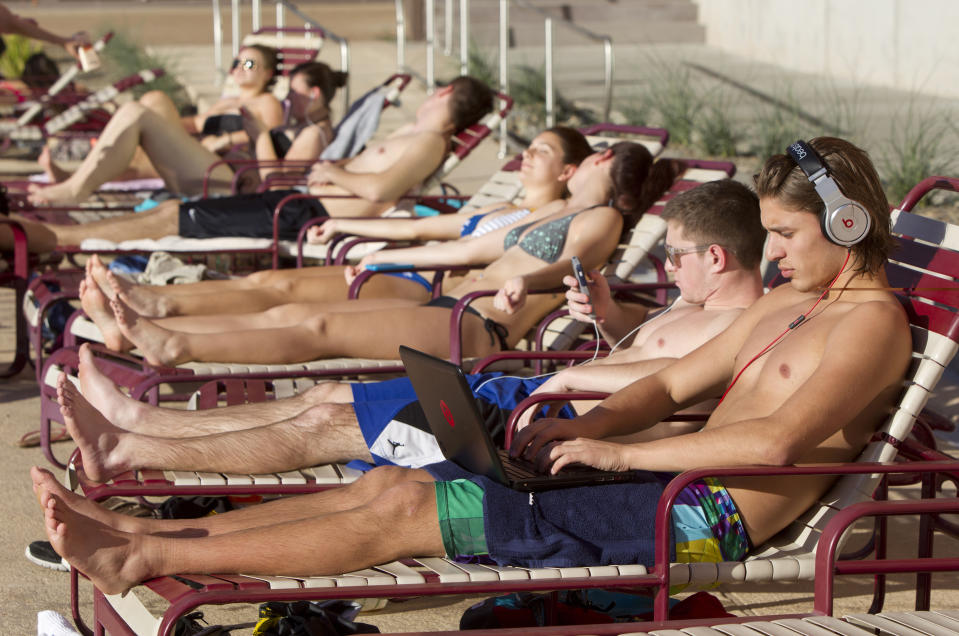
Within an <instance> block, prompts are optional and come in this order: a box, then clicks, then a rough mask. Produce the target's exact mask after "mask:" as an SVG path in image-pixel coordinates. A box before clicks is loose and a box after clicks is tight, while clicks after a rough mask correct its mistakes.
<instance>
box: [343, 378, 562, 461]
mask: <svg viewBox="0 0 959 636" xmlns="http://www.w3.org/2000/svg"><path fill="white" fill-rule="evenodd" d="M466 381H467V383H468V384H469V386H470V388H472V389H473V390H474V392H476V396H477V398H478V399H477V404H478V406H479V409H480V414H481V415H482V416H483V419H484V420H485V421H486V426H487V428H488V429H489V431H490V432H491V434H492V435H493V439H494V441H496V442H497V443H498V444H502V439H503V432H504V430H505V427H506V421H507V419H508V418H509V414H510V412H511V411H512V410H513V409H514V408H515V407H516V405H517V404H519V403H520V402H522V401H523V400H524V399H526V398H527V397H529V395H530V393H532V392H533V391H535V390H536V389H537V388H538V387H539V386H540V385H541V384H543V383H544V382H545V381H546V378H536V379H528V380H527V379H518V378H512V377H504V376H502V374H500V373H481V374H476V375H467V376H466ZM477 387H479V390H478V391H477ZM352 389H353V410H354V412H355V413H356V419H357V421H358V422H359V425H360V430H361V431H362V432H363V438H364V439H365V440H366V445H367V446H368V447H369V449H370V453H371V454H372V455H373V461H374V463H375V464H376V465H384V464H395V465H398V466H406V467H409V468H420V467H422V466H426V465H428V464H434V463H436V462H440V461H443V459H444V458H443V453H442V451H440V448H439V446H438V445H437V444H436V439H435V438H434V437H433V435H432V433H430V427H429V424H428V423H427V421H426V415H425V414H424V413H423V409H422V408H421V407H420V405H419V402H417V401H416V392H415V391H414V390H413V385H412V384H410V381H409V379H408V378H405V377H404V378H396V379H394V380H386V381H384V382H370V383H357V384H353V385H352ZM575 416H576V413H575V412H574V411H573V409H572V408H571V407H570V406H568V405H567V406H564V407H563V409H562V410H561V411H560V415H559V417H564V418H573V417H575ZM351 465H353V466H357V464H356V463H355V462H354V463H352V464H351ZM357 467H359V466H357Z"/></svg>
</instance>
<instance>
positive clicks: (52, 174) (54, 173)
mask: <svg viewBox="0 0 959 636" xmlns="http://www.w3.org/2000/svg"><path fill="white" fill-rule="evenodd" d="M37 163H38V164H40V167H41V168H43V173H44V174H46V175H47V177H48V178H49V179H50V183H60V182H61V181H65V180H67V179H68V178H70V172H69V171H67V170H64V169H63V168H61V167H60V166H58V165H57V163H56V162H55V161H54V160H53V153H52V151H51V150H50V146H48V145H44V146H43V150H41V151H40V156H39V157H37Z"/></svg>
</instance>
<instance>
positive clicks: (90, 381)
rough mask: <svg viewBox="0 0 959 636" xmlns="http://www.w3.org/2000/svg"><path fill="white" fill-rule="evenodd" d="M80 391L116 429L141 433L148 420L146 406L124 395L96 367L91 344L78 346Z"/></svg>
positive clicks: (147, 408)
mask: <svg viewBox="0 0 959 636" xmlns="http://www.w3.org/2000/svg"><path fill="white" fill-rule="evenodd" d="M79 356H80V373H79V375H80V389H81V390H82V391H83V397H84V398H85V399H87V400H88V401H89V402H90V404H91V405H93V407H94V408H95V409H97V410H98V411H100V413H101V414H103V416H104V417H105V418H106V419H107V420H108V421H110V422H112V423H113V424H114V425H115V426H119V427H120V428H123V429H126V430H128V431H137V432H142V427H143V425H145V424H147V420H148V419H149V407H148V406H147V405H146V404H144V403H143V402H138V401H137V400H134V399H133V398H131V397H129V396H128V395H125V394H124V393H123V392H122V391H120V389H118V388H117V386H116V385H115V384H114V383H113V382H112V381H111V380H110V378H108V377H107V376H105V375H103V373H102V372H101V371H100V369H98V368H97V365H96V359H95V358H94V356H93V351H92V350H91V349H90V345H88V344H84V345H82V346H81V347H80V353H79Z"/></svg>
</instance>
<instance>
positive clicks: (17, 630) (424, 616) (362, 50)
mask: <svg viewBox="0 0 959 636" xmlns="http://www.w3.org/2000/svg"><path fill="white" fill-rule="evenodd" d="M117 4H118V3H109V2H108V3H103V5H100V4H97V5H92V4H88V3H79V2H76V3H65V2H64V3H55V4H53V7H52V8H50V4H47V5H44V4H43V3H41V4H39V5H30V4H27V3H20V4H18V5H17V8H18V9H19V10H20V11H22V12H23V13H25V14H31V15H35V16H36V17H37V18H38V19H40V20H41V21H42V23H44V24H45V25H48V26H50V28H51V29H58V28H60V29H63V30H66V29H72V28H74V25H76V26H77V27H80V26H83V27H86V28H93V26H94V25H95V24H96V22H93V20H94V17H97V18H99V17H100V16H101V15H105V14H106V13H107V11H106V10H105V9H104V7H106V8H114V9H115V8H116V6H117ZM199 4H202V9H197V5H198V3H190V2H169V3H162V4H160V3H146V4H141V3H136V4H133V3H130V4H127V5H126V6H125V10H124V11H123V12H122V13H117V12H113V13H112V14H111V19H114V20H126V21H128V23H129V24H131V25H132V26H134V27H136V28H141V29H142V28H143V25H144V24H149V25H150V27H151V28H150V29H144V31H145V32H146V33H148V34H149V37H146V36H144V41H146V43H148V44H149V45H150V46H151V47H154V48H155V50H158V51H162V52H163V53H164V54H167V55H170V56H173V55H174V54H175V55H177V56H178V57H179V59H180V60H181V61H180V62H179V63H180V64H181V65H183V66H187V67H193V66H202V65H205V64H206V63H207V61H210V60H212V49H211V48H210V46H209V45H208V44H203V43H202V42H204V40H201V39H200V36H199V35H196V34H188V33H187V31H188V29H187V28H186V27H187V25H190V26H193V23H195V22H198V21H201V20H204V19H206V18H207V17H208V16H209V8H208V6H209V5H208V3H205V2H204V3H199ZM302 4H304V5H312V4H315V5H317V10H320V9H322V11H323V16H324V20H326V19H329V20H330V21H333V20H338V22H336V23H335V24H334V23H331V22H328V23H327V24H329V25H330V27H331V28H332V29H333V30H334V31H337V32H340V33H343V34H344V35H346V36H347V37H350V38H351V42H352V47H351V54H352V59H353V65H352V73H351V90H352V92H353V94H354V95H359V94H361V93H362V92H363V91H365V90H366V89H368V88H369V87H371V86H373V85H375V84H376V83H378V82H380V81H382V80H383V79H384V78H385V77H386V76H388V75H389V74H390V73H391V72H393V71H394V70H395V69H394V66H395V58H394V53H395V48H394V46H393V44H392V43H391V42H389V41H387V39H386V35H387V34H388V33H389V32H390V31H391V29H392V13H391V11H392V9H391V6H392V3H384V2H362V3H353V4H346V3H335V2H305V3H302ZM321 5H322V6H321ZM91 6H94V8H95V9H96V11H97V13H96V14H94V13H91ZM141 9H142V10H144V11H145V10H147V9H149V10H156V11H157V13H155V14H151V16H150V18H149V21H147V20H145V19H144V18H143V17H142V15H141V14H138V13H137V11H139V10H141ZM138 16H139V17H138ZM164 16H166V17H164ZM185 16H186V17H185ZM204 16H206V17H204ZM88 23H90V24H88ZM351 29H353V31H351ZM191 33H192V32H191ZM203 33H209V31H208V30H203ZM207 37H208V36H207ZM206 41H208V40H206ZM171 45H173V46H171ZM522 53H523V54H524V55H527V56H529V57H530V59H532V60H534V61H535V55H536V53H535V52H534V51H532V50H529V51H526V52H522ZM680 55H683V56H685V57H683V59H686V60H688V61H690V62H692V63H695V64H698V65H701V66H702V65H708V64H712V65H714V66H713V68H714V69H718V70H721V71H722V73H723V75H724V76H727V77H728V78H729V79H731V80H733V81H736V82H740V83H743V84H745V85H747V86H749V87H751V88H753V89H754V91H755V92H759V93H762V94H767V95H774V94H776V90H775V89H774V88H775V85H776V84H777V83H781V82H787V83H789V84H790V85H791V86H792V87H794V90H800V89H802V90H805V89H807V88H808V89H809V90H812V88H811V87H812V86H813V85H814V84H816V83H818V84H819V85H825V84H828V83H827V82H825V81H824V80H821V79H818V78H808V77H804V76H799V75H795V74H792V75H789V76H788V77H786V76H785V75H784V74H782V73H780V72H779V71H777V69H776V68H775V67H774V66H772V65H768V64H765V63H762V64H761V63H758V62H752V61H748V60H741V59H735V58H731V57H730V56H724V55H722V54H720V53H718V52H716V51H712V50H710V49H708V48H707V47H704V46H698V45H688V44H686V45H681V46H680V45H674V46H671V47H670V46H668V45H655V46H652V45H650V46H644V45H639V44H636V45H625V44H620V45H618V47H617V60H618V61H617V69H618V71H617V72H618V75H617V77H619V78H620V80H619V81H618V83H617V93H618V94H621V95H624V96H625V95H627V94H628V92H629V91H630V90H634V89H636V88H637V87H641V86H644V85H645V84H644V83H645V82H647V81H649V78H650V75H649V74H648V73H646V72H645V71H644V70H643V68H644V66H648V65H647V64H644V63H645V62H648V61H649V60H650V59H661V58H663V57H667V58H670V59H672V58H675V57H676V56H680ZM407 56H408V60H409V63H410V65H411V66H413V67H414V68H418V69H421V70H422V69H423V68H424V52H423V48H422V46H411V47H410V49H409V50H408V52H407ZM586 57H587V56H586V55H585V54H584V55H579V54H577V52H576V51H575V50H574V51H573V52H572V53H569V52H567V53H564V55H563V58H562V59H563V60H564V62H563V63H564V64H566V65H568V66H569V69H568V72H565V71H566V69H564V75H563V77H564V78H565V79H564V81H569V78H573V77H582V78H584V77H586V76H587V75H588V73H589V72H590V71H589V70H588V69H585V68H584V67H583V65H582V64H579V61H580V60H581V59H582V60H585V59H586ZM322 59H324V60H327V61H330V62H331V64H333V65H338V63H337V59H338V58H337V57H336V56H335V53H334V51H332V50H330V49H326V50H324V53H323V57H322ZM441 65H442V66H441V71H440V72H438V75H439V76H441V77H443V76H450V75H452V74H453V73H454V72H455V69H453V67H452V64H451V63H450V62H447V61H443V62H441ZM697 81H699V80H697ZM708 81H721V82H723V83H724V85H731V84H730V83H729V82H728V81H726V80H717V79H715V78H712V79H709V80H708ZM584 83H585V84H589V83H590V82H586V81H585V80H582V81H578V82H577V83H576V86H577V87H580V86H581V85H583V84H584ZM592 84H593V85H594V86H595V82H592ZM839 89H840V90H841V91H848V93H844V94H847V95H852V94H853V93H855V92H856V91H857V90H858V91H859V92H858V94H860V95H863V94H868V103H869V104H870V111H871V112H872V113H874V114H872V115H870V117H869V120H870V122H872V123H871V124H870V126H869V129H870V130H872V131H874V132H873V133H871V134H872V135H875V139H876V144H877V145H878V144H879V143H880V141H881V140H880V136H881V133H882V131H883V130H884V129H887V128H888V127H889V125H890V123H891V122H892V121H893V115H894V114H895V112H896V109H897V108H898V106H899V105H901V104H903V103H905V102H906V101H908V98H909V95H910V93H909V92H901V93H897V92H895V91H887V90H882V91H880V90H875V89H865V90H863V89H857V88H856V87H851V86H843V87H839ZM571 90H572V89H571ZM576 90H581V89H580V88H577V89H576ZM737 90H738V89H737ZM743 94H744V97H743V98H742V99H743V100H750V99H756V97H755V95H754V94H753V93H743ZM198 95H201V96H202V95H203V90H202V89H198ZM422 95H423V90H422V88H420V87H419V85H417V84H414V85H413V86H411V87H410V88H409V89H407V91H406V93H405V94H404V103H403V105H402V106H401V107H400V108H396V109H390V110H388V111H387V113H386V115H385V120H384V122H383V128H384V129H387V130H389V129H391V128H392V127H395V126H396V125H398V124H399V123H400V122H402V121H408V120H409V118H411V117H412V114H413V109H414V107H415V105H416V104H418V103H419V100H420V98H421V97H422ZM578 97H579V96H578ZM582 98H583V99H586V100H589V99H591V98H590V96H589V95H583V96H582ZM862 99H863V100H866V98H865V97H864V98H862ZM805 103H808V102H804V104H805ZM924 103H928V104H930V108H936V109H938V108H943V109H946V110H948V109H951V108H954V106H955V104H953V103H951V102H944V101H943V100H928V101H927V102H924ZM737 112H740V113H742V114H741V115H740V116H741V118H742V119H743V120H746V119H748V118H749V115H748V113H747V112H746V111H737ZM867 147H869V146H867ZM497 150H498V148H497V146H496V144H494V143H492V142H487V143H485V144H483V145H482V146H481V147H480V148H479V149H477V151H475V152H474V153H473V154H472V155H471V156H470V158H469V159H468V160H467V161H466V162H464V164H463V165H462V166H460V167H459V168H457V170H456V172H455V173H454V174H453V175H452V178H451V182H452V183H454V184H455V185H457V186H458V187H460V188H461V190H462V191H464V192H471V191H473V190H475V189H476V187H477V185H478V184H479V183H481V182H482V181H483V180H484V179H485V177H486V176H487V175H489V174H490V173H491V172H492V171H493V170H494V169H495V168H496V167H497V166H498V165H500V164H501V162H502V160H501V159H500V158H499V157H498V156H497ZM753 167H754V163H750V160H749V159H746V160H744V161H743V162H742V168H741V171H740V177H741V178H745V177H748V176H749V175H750V174H751V170H752V169H753ZM34 168H35V166H34V165H31V164H26V163H24V162H10V161H8V160H0V173H2V174H10V173H11V172H14V171H19V170H23V169H30V170H32V169H34ZM941 213H942V214H944V215H945V216H947V217H949V218H953V216H954V214H955V211H954V210H952V209H945V210H943V211H941ZM14 310H15V308H14V307H13V299H12V295H11V294H9V293H8V292H6V291H5V290H0V355H3V354H7V353H9V351H10V350H11V347H12V330H11V326H10V325H11V321H10V318H9V317H10V316H11V315H12V312H13V311H14ZM956 378H957V376H956V375H955V374H952V373H950V374H949V375H948V377H947V378H946V379H945V381H944V382H943V384H942V386H941V388H940V391H939V392H937V395H936V397H935V398H934V403H935V406H936V408H937V410H939V412H943V413H947V414H949V415H950V416H951V417H953V418H954V419H956V418H957V417H959V409H957V406H956V404H957V400H959V397H957V393H959V382H957V381H956ZM37 393H38V392H37V388H36V385H35V382H34V380H33V376H32V372H31V370H29V369H28V370H27V371H25V372H24V373H22V374H21V375H20V376H18V377H17V378H14V379H12V380H6V381H2V382H0V436H2V437H0V438H2V439H3V440H6V441H4V442H0V479H2V480H3V482H4V483H7V484H8V485H9V488H8V493H7V496H6V497H4V499H3V502H2V503H0V511H2V512H0V514H3V516H4V517H6V518H7V519H8V520H9V521H8V524H7V527H6V530H5V531H4V533H3V539H2V540H0V598H2V599H3V600H4V601H5V602H4V603H3V604H2V605H0V620H2V624H3V629H2V631H3V632H4V633H10V634H28V633H33V632H35V629H36V628H35V624H36V613H37V612H38V611H40V610H44V609H53V610H56V611H58V612H60V613H62V614H64V615H69V605H68V588H67V577H66V575H64V574H63V573H58V572H53V571H49V570H44V569H41V568H39V567H36V566H34V565H32V564H30V563H28V562H27V561H26V560H25V559H24V557H23V550H24V548H25V546H26V545H27V544H28V543H29V542H30V541H32V540H34V539H37V538H40V537H41V536H42V533H43V530H42V524H41V520H40V514H39V511H38V509H37V506H36V503H35V501H34V499H33V496H32V493H31V492H30V489H29V485H28V484H29V480H28V476H27V470H28V468H29V466H31V465H33V464H38V465H41V466H42V465H44V464H45V460H44V459H43V457H42V455H41V453H40V451H39V450H37V449H21V448H17V447H16V446H15V442H16V440H17V439H18V438H19V437H20V436H21V435H22V434H23V433H25V432H27V431H29V430H31V429H33V428H35V427H36V426H37V423H38V414H39V399H38V397H37ZM944 443H946V444H947V445H951V444H953V440H951V439H944ZM70 448H71V446H70V444H69V443H63V444H59V445H58V447H57V452H58V454H59V455H60V456H65V455H66V454H67V453H68V452H69V450H70ZM897 496H915V493H914V491H913V490H910V489H905V490H904V491H903V492H902V493H898V494H897ZM893 527H894V532H895V536H896V540H895V541H894V549H895V550H897V551H899V553H900V554H901V555H902V556H906V555H908V554H909V543H908V540H909V538H910V537H912V536H913V535H914V532H915V530H914V527H913V525H912V524H910V523H908V522H901V523H899V522H897V523H894V524H893ZM941 543H942V546H941V547H940V548H938V549H937V554H948V555H950V556H955V555H956V552H957V551H956V550H955V549H954V548H953V547H951V546H949V545H948V543H949V542H948V541H942V542H941ZM317 549H322V547H318V548H317ZM933 582H934V586H935V588H936V592H935V595H934V600H933V604H934V606H937V607H949V608H956V607H959V577H957V576H955V575H936V576H934V578H933ZM869 587H870V585H869V581H868V580H867V579H865V578H864V577H863V578H860V579H858V580H852V581H842V582H840V585H839V587H838V591H837V613H842V612H851V611H865V609H866V608H867V607H868V605H869V600H868V598H867V595H868V594H869V593H870V589H869ZM889 587H890V592H891V593H890V594H889V595H888V597H887V603H886V606H887V607H888V608H896V609H906V608H908V607H909V606H910V605H911V603H912V595H913V588H914V582H913V581H912V580H911V579H909V578H908V577H893V578H892V579H891V581H890V584H889ZM713 593H714V594H716V595H717V596H718V597H719V598H720V599H721V601H722V602H723V604H724V605H725V606H726V608H727V609H728V610H730V611H732V612H734V613H737V614H743V615H762V614H769V613H786V612H799V611H807V610H809V609H810V608H811V605H812V585H811V583H802V584H776V585H762V586H742V585H740V586H735V587H731V586H723V587H720V588H718V589H717V590H714V591H713ZM82 597H83V599H84V602H83V605H82V611H83V612H84V614H85V615H87V616H89V614H90V605H89V600H90V595H89V586H86V585H84V587H83V594H82ZM476 600H477V599H466V600H462V599H424V600H419V601H411V602H408V603H401V604H393V605H391V606H389V607H388V608H387V609H386V610H383V611H379V612H375V613H370V614H364V615H362V616H361V620H364V621H367V622H372V623H375V624H377V625H378V626H379V627H380V628H381V629H382V630H383V631H420V630H434V629H455V628H456V626H457V625H458V621H459V617H460V615H461V614H462V612H463V611H464V609H465V608H466V607H468V606H469V605H470V604H472V603H473V602H475V601H476ZM254 612H255V609H254V608H252V607H249V606H239V607H236V608H225V609H215V610H213V611H211V612H210V614H209V615H210V616H211V617H212V619H213V621H215V622H224V623H228V622H244V621H248V620H252V617H253V616H254Z"/></svg>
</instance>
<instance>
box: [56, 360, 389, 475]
mask: <svg viewBox="0 0 959 636" xmlns="http://www.w3.org/2000/svg"><path fill="white" fill-rule="evenodd" d="M57 400H58V402H59V403H60V410H61V413H62V415H63V419H64V423H65V424H66V426H67V431H69V433H70V436H71V437H72V438H73V440H74V441H75V442H76V443H77V446H79V448H80V454H81V455H82V456H83V470H84V472H85V473H86V474H87V476H89V477H90V479H93V480H94V481H98V482H103V481H106V480H108V479H110V478H112V477H114V476H115V475H118V474H120V473H122V472H125V471H128V470H140V469H156V470H197V471H203V472H215V473H271V472H283V471H287V470H295V469H297V468H304V467H308V466H316V465H318V464H325V463H330V462H343V461H349V460H351V459H366V460H368V461H371V460H372V458H371V457H370V454H369V451H368V450H367V447H366V443H365V442H364V440H363V435H362V434H361V433H360V429H359V425H358V424H357V421H356V417H355V415H354V414H353V409H352V408H351V407H350V406H349V405H346V404H326V405H321V406H314V407H312V408H311V409H309V410H308V411H306V412H305V413H303V414H301V415H299V416H298V417H295V418H293V419H289V420H284V421H281V422H277V423H275V424H268V425H264V426H259V427H256V428H249V429H246V430H235V431H231V432H226V433H214V434H205V432H204V431H195V432H194V435H198V436H194V437H188V438H169V437H158V436H150V435H144V434H141V433H134V432H130V431H126V430H124V429H122V428H119V427H117V426H114V425H113V424H111V423H110V421H109V420H107V419H106V418H105V417H104V416H103V415H102V414H101V413H100V412H99V411H98V410H96V408H94V407H93V406H92V405H91V404H90V403H89V402H88V401H87V400H85V399H84V397H83V396H82V395H81V394H80V392H79V391H77V389H76V387H74V386H73V384H72V383H70V382H69V381H67V380H66V376H65V375H64V376H61V378H60V380H59V382H58V383H57ZM158 427H162V423H160V424H158Z"/></svg>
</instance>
